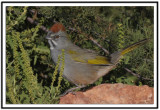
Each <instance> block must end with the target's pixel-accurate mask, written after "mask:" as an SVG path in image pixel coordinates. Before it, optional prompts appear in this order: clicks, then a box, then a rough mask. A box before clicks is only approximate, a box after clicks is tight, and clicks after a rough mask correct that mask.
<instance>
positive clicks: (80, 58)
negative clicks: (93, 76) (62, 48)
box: [67, 50, 112, 65]
mask: <svg viewBox="0 0 160 110" xmlns="http://www.w3.org/2000/svg"><path fill="white" fill-rule="evenodd" d="M67 53H68V54H69V55H70V56H71V58H72V59H73V60H74V61H75V62H80V63H87V64H94V65H112V64H111V63H110V61H109V60H108V58H107V57H104V56H99V55H96V54H95V53H92V52H88V51H84V50H83V51H82V50H77V51H74V50H68V51H67Z"/></svg>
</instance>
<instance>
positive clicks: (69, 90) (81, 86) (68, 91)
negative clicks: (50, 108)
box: [60, 85, 86, 97]
mask: <svg viewBox="0 0 160 110" xmlns="http://www.w3.org/2000/svg"><path fill="white" fill-rule="evenodd" d="M84 87H86V85H80V86H79V85H78V86H77V87H74V88H71V89H68V90H67V91H65V92H64V93H63V94H61V95H60V97H62V96H64V95H66V94H67V93H70V92H71V93H72V94H75V93H74V92H73V90H76V89H80V88H84Z"/></svg>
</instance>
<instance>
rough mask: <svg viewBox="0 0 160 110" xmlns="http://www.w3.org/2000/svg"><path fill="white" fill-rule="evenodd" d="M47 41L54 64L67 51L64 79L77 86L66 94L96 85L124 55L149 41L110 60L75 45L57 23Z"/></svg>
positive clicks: (135, 45)
mask: <svg viewBox="0 0 160 110" xmlns="http://www.w3.org/2000/svg"><path fill="white" fill-rule="evenodd" d="M46 39H48V43H49V45H50V51H51V57H52V59H53V61H54V63H56V62H57V61H58V55H60V54H61V52H62V49H64V50H65V67H64V73H63V77H64V78H66V79H67V80H68V81H70V82H72V83H74V84H75V85H76V86H77V87H75V88H71V89H69V90H68V91H66V92H65V94H66V93H68V92H70V91H73V90H75V89H77V88H82V87H85V86H86V85H88V84H92V83H94V82H95V81H96V80H98V79H99V78H100V77H102V76H104V75H106V74H107V73H109V71H111V70H112V69H113V68H115V67H116V64H117V63H118V62H119V60H120V58H121V57H122V56H123V55H124V54H126V53H128V52H129V51H131V50H133V49H135V48H137V47H138V46H140V45H143V44H145V43H146V42H147V41H148V40H149V39H144V40H141V41H139V42H137V43H134V44H132V45H130V46H128V47H126V48H124V49H122V50H120V51H116V52H114V53H112V54H111V55H110V58H108V57H106V56H99V55H97V54H96V52H91V51H88V50H86V49H81V48H80V47H78V46H76V45H74V44H73V43H72V42H71V40H70V39H69V38H68V37H67V33H66V32H65V27H64V26H63V25H62V24H61V23H55V24H54V25H53V26H52V27H51V28H50V31H49V32H48V34H47V36H46ZM59 68H60V67H59Z"/></svg>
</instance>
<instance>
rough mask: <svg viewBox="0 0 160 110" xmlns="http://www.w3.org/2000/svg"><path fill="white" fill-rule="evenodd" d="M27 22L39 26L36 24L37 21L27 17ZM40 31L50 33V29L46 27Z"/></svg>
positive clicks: (42, 27)
mask: <svg viewBox="0 0 160 110" xmlns="http://www.w3.org/2000/svg"><path fill="white" fill-rule="evenodd" d="M27 20H28V21H29V22H30V23H31V24H36V25H38V22H36V21H35V20H33V19H32V18H30V17H27ZM40 29H42V30H43V31H45V32H46V33H48V31H49V30H48V29H47V28H46V27H45V26H43V25H42V26H41V27H40Z"/></svg>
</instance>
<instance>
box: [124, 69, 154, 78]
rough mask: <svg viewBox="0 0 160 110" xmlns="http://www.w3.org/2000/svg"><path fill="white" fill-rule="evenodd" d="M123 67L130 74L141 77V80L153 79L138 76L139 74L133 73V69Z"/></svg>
mask: <svg viewBox="0 0 160 110" xmlns="http://www.w3.org/2000/svg"><path fill="white" fill-rule="evenodd" d="M124 69H125V70H126V71H128V72H129V73H131V74H132V75H134V76H136V77H138V78H141V79H143V80H150V81H153V79H149V78H144V77H142V76H140V75H139V74H137V73H134V72H133V71H131V70H129V69H128V68H124Z"/></svg>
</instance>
